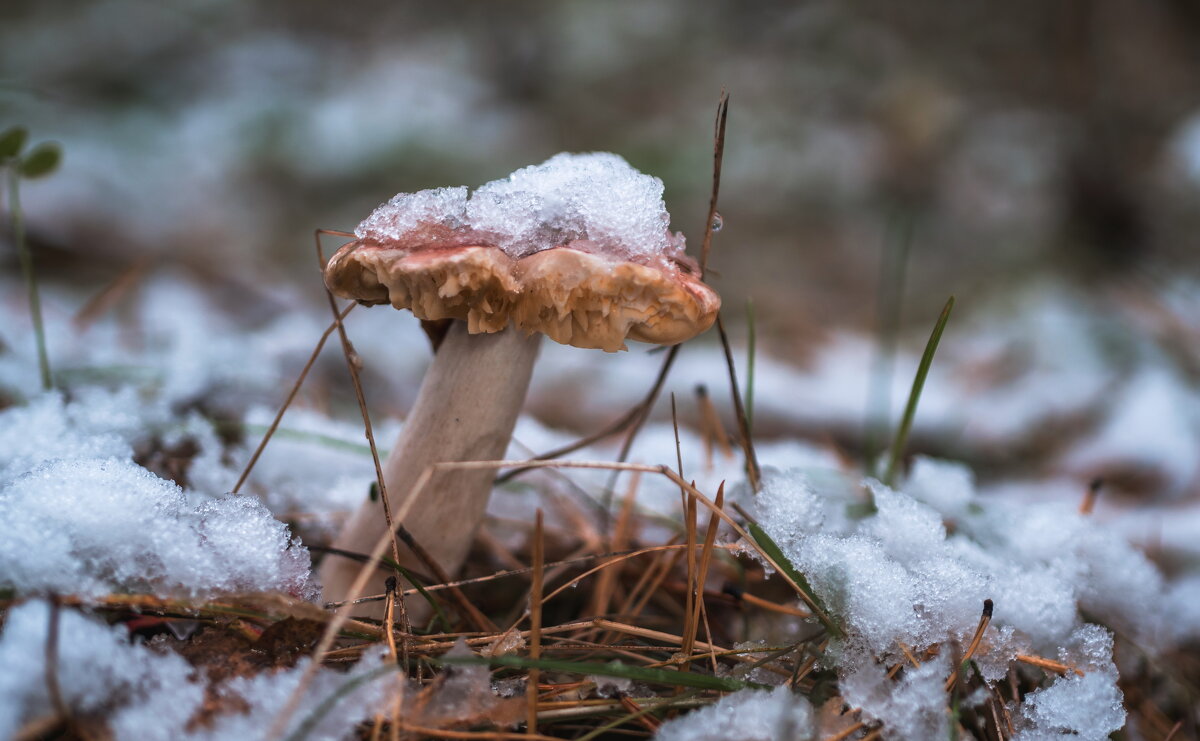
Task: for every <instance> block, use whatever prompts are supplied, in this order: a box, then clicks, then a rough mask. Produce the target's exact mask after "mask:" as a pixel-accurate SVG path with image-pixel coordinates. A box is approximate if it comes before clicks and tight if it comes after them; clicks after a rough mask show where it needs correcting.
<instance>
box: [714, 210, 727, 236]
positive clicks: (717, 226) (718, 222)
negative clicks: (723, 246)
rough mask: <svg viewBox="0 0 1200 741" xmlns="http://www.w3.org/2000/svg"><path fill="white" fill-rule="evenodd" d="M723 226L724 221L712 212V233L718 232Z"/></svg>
mask: <svg viewBox="0 0 1200 741" xmlns="http://www.w3.org/2000/svg"><path fill="white" fill-rule="evenodd" d="M723 226H725V219H722V218H721V214H719V213H717V212H716V211H713V220H712V230H713V231H714V232H719V231H721V227H723Z"/></svg>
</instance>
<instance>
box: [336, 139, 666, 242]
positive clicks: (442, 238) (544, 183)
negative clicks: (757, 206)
mask: <svg viewBox="0 0 1200 741" xmlns="http://www.w3.org/2000/svg"><path fill="white" fill-rule="evenodd" d="M662 199H663V183H662V181H661V180H659V179H658V178H656V177H653V176H650V175H644V174H642V173H640V172H638V171H637V170H635V169H634V168H633V167H631V166H630V165H629V163H628V162H626V161H625V160H624V159H623V158H622V157H620V156H619V155H615V154H610V153H607V152H591V153H587V154H572V153H568V152H562V153H560V154H556V155H554V156H553V157H551V158H550V159H548V160H546V161H545V162H543V163H541V164H540V165H531V166H529V167H523V168H521V169H519V170H517V171H515V172H513V173H512V174H511V175H509V176H508V177H507V178H503V179H501V180H493V181H492V182H490V183H487V184H485V185H482V186H480V187H479V188H477V189H476V190H475V192H474V193H470V194H468V191H467V188H466V187H465V186H459V187H452V188H435V189H432V190H422V191H419V192H417V193H400V194H397V195H396V196H395V197H393V198H392V199H391V200H390V201H388V202H387V203H385V204H383V205H381V206H379V207H378V208H376V209H375V210H374V211H373V212H372V213H371V215H370V216H368V217H367V218H366V219H365V220H364V221H363V222H362V223H361V224H359V225H358V228H357V229H355V231H354V233H355V235H356V236H357V237H358V238H359V239H366V240H370V241H374V242H381V243H384V244H389V243H401V244H408V243H412V242H416V243H417V244H414V245H413V246H419V243H420V242H427V243H428V242H433V241H436V242H438V243H442V244H444V243H446V241H447V238H448V237H447V235H446V233H445V232H443V233H441V234H438V235H436V236H434V235H432V234H431V229H434V228H438V227H440V228H441V229H443V230H448V231H449V232H450V233H451V234H452V235H454V236H451V237H449V240H450V241H451V242H453V241H454V239H456V238H457V239H459V240H463V241H462V243H463V244H466V243H468V241H472V240H473V241H475V242H476V243H478V241H479V240H481V239H482V240H484V241H486V242H487V243H489V244H495V245H496V246H498V247H500V248H501V249H503V250H504V251H505V252H506V253H507V254H508V255H509V256H510V257H514V258H518V257H524V256H526V255H530V254H533V253H535V252H539V251H541V250H545V249H549V248H551V247H555V246H559V245H564V244H567V243H579V244H574V245H573V246H575V247H577V248H582V249H587V250H589V251H602V252H605V253H609V254H614V255H616V256H618V257H622V258H629V257H634V256H639V257H653V256H668V257H671V256H679V255H682V253H683V236H682V235H679V234H675V235H672V234H671V233H670V231H669V226H670V223H671V216H670V214H668V213H667V209H666V206H665V205H664V204H663V200H662Z"/></svg>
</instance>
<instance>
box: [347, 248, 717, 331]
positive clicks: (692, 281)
mask: <svg viewBox="0 0 1200 741" xmlns="http://www.w3.org/2000/svg"><path fill="white" fill-rule="evenodd" d="M462 241H463V240H462V235H461V233H460V234H458V235H455V236H454V238H453V239H447V240H444V241H443V240H436V239H435V240H433V241H431V242H426V243H424V244H420V245H414V244H413V243H412V242H411V241H409V240H404V242H403V243H401V242H396V243H391V244H389V243H381V242H378V241H375V240H371V239H359V240H356V241H353V242H350V243H348V244H346V245H344V246H343V247H342V248H341V249H339V250H338V251H337V253H336V254H335V255H334V256H333V258H332V259H330V261H329V264H328V265H326V267H325V284H326V285H327V286H329V289H330V290H331V291H333V292H334V293H335V294H337V295H338V296H342V297H343V298H350V299H355V300H357V301H360V302H362V303H366V304H381V303H390V304H391V305H392V306H394V307H396V308H397V309H411V310H412V312H413V314H415V315H416V316H418V317H420V318H421V319H447V318H451V319H461V320H463V321H466V322H467V326H468V329H469V331H470V332H472V333H479V332H499V331H500V330H502V329H504V328H505V327H507V326H508V325H509V324H512V325H513V326H515V327H518V328H519V329H522V330H524V331H525V332H527V333H529V334H533V333H534V332H541V333H543V334H545V335H546V336H548V337H550V339H552V340H554V341H555V342H560V343H562V344H564V345H574V346H575V347H588V348H599V349H602V350H606V351H608V352H615V351H617V350H621V349H624V347H625V340H626V339H627V338H629V339H634V340H638V341H641V342H652V343H656V344H660V345H674V344H677V343H680V342H683V341H684V340H688V339H691V338H692V337H694V336H696V335H698V334H700V333H701V332H703V331H704V330H706V329H708V328H709V327H710V326H712V323H713V321H714V319H715V318H716V315H717V310H718V309H719V308H720V307H721V299H720V297H719V296H718V295H717V293H716V291H714V290H713V289H711V288H709V287H708V286H707V285H705V284H704V283H702V282H701V281H700V279H699V275H698V273H699V271H698V270H697V269H696V267H695V264H694V263H693V262H692V261H691V260H690V259H688V258H686V257H682V256H675V257H669V258H668V257H664V256H653V257H641V256H634V257H632V258H627V257H625V256H615V255H612V254H607V253H606V252H604V251H603V250H600V249H598V248H597V246H596V245H595V243H594V242H590V241H588V240H578V241H575V242H570V243H568V244H566V245H562V246H558V247H552V248H550V249H544V250H541V251H539V252H534V253H533V254H530V255H528V256H525V257H520V258H516V259H514V258H512V257H510V256H509V254H508V253H506V252H505V251H504V250H502V249H501V248H500V247H496V246H491V245H488V244H466V245H464V244H462ZM479 241H483V240H479ZM639 258H641V259H639Z"/></svg>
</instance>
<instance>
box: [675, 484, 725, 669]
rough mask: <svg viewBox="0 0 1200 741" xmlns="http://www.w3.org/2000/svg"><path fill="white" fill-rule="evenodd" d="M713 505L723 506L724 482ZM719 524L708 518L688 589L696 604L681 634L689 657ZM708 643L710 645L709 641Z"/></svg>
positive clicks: (712, 516)
mask: <svg viewBox="0 0 1200 741" xmlns="http://www.w3.org/2000/svg"><path fill="white" fill-rule="evenodd" d="M691 501H692V502H693V504H692V515H693V518H694V516H695V500H694V499H693V500H691ZM715 503H716V505H717V508H718V509H719V508H721V507H723V506H724V504H725V482H724V481H722V482H721V485H720V486H719V487H718V488H717V498H716V500H715ZM693 522H694V520H693ZM720 523H721V520H720V518H718V517H717V516H716V515H715V514H713V515H710V516H709V518H708V529H707V530H706V531H705V533H704V549H703V551H702V552H701V554H700V569H699V571H698V572H697V574H696V582H695V584H694V586H693V587H691V588H690V589H692V588H694V590H695V594H696V604H695V605H693V606H692V611H691V612H689V613H688V614H689V615H691V619H690V621H689V622H688V626H687V627H688V630H687V631H685V632H684V634H683V653H684V654H685V655H689V656H690V655H691V653H692V646H693V644H694V643H695V642H696V630H697V625H698V623H699V622H700V612H701V610H702V609H703V607H704V583H705V582H706V581H707V580H708V567H709V564H710V563H712V554H713V546H714V545H716V542H717V528H718V526H719V525H720ZM690 589H689V591H690ZM709 642H710V643H711V640H710V641H709Z"/></svg>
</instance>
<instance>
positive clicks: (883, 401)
mask: <svg viewBox="0 0 1200 741" xmlns="http://www.w3.org/2000/svg"><path fill="white" fill-rule="evenodd" d="M915 220H916V217H915V215H914V214H913V213H912V212H910V211H908V210H907V209H903V208H900V209H896V210H895V211H894V212H893V213H892V214H891V216H890V218H889V219H888V225H887V232H886V236H885V239H884V245H883V255H882V258H881V259H880V261H879V281H878V284H877V286H876V294H875V324H876V329H877V332H878V336H877V338H876V343H875V357H874V359H873V360H872V363H871V366H872V367H871V380H870V383H869V384H868V387H867V408H866V412H867V413H866V417H865V418H864V419H863V424H864V430H863V432H864V434H863V459H864V463H865V467H866V472H867V475H868V476H877V475H878V471H877V470H876V467H877V466H879V463H880V462H879V454H880V452H882V450H883V447H884V445H885V444H886V443H885V440H886V439H887V434H888V428H889V427H890V426H891V422H890V418H891V408H892V366H893V364H894V363H895V360H896V345H897V343H898V342H899V339H900V316H901V309H902V308H903V306H904V286H905V283H906V282H907V281H906V278H907V273H908V255H909V253H910V252H911V251H912V242H913V232H914V230H915Z"/></svg>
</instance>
